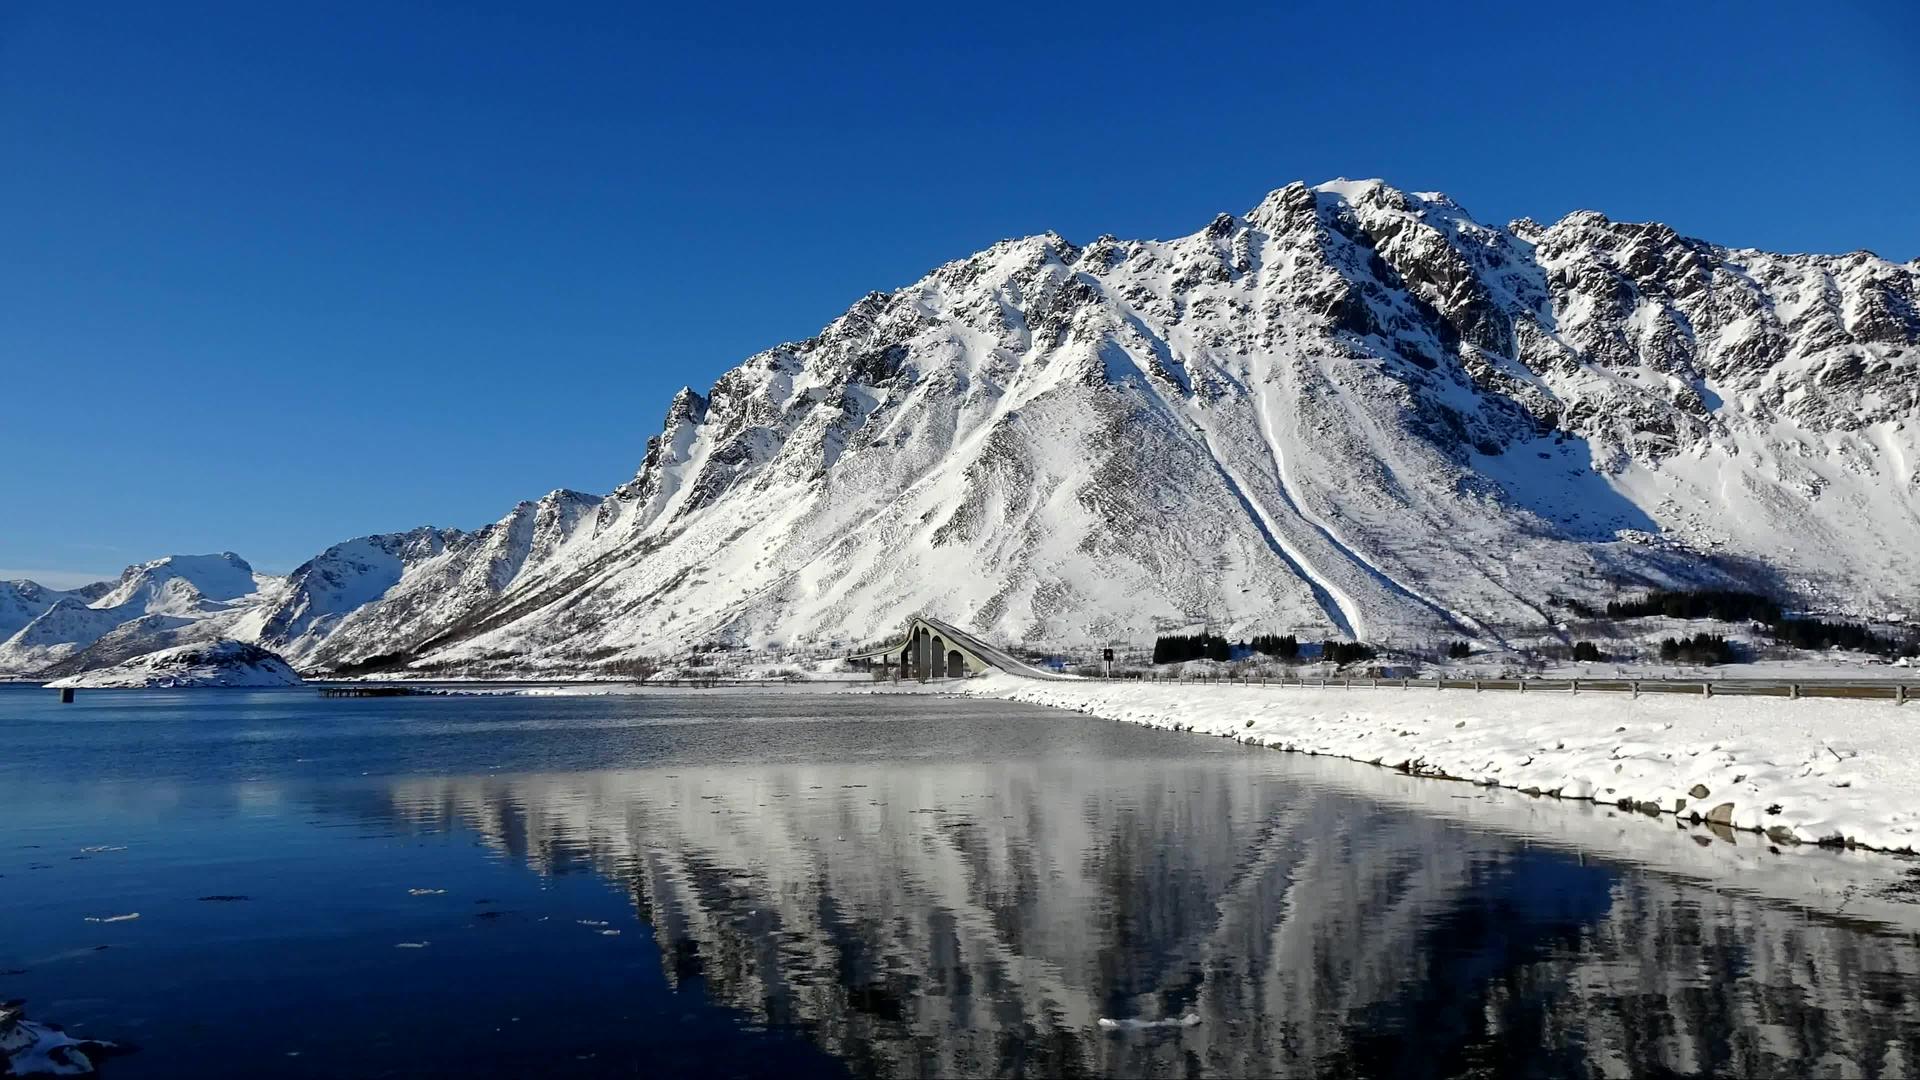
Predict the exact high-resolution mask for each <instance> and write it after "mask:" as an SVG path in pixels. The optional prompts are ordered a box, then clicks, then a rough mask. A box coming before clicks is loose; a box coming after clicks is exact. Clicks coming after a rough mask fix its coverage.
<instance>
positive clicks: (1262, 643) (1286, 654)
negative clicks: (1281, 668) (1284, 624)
mask: <svg viewBox="0 0 1920 1080" xmlns="http://www.w3.org/2000/svg"><path fill="white" fill-rule="evenodd" d="M1247 645H1248V647H1250V648H1251V649H1253V651H1254V652H1257V653H1260V654H1261V655H1263V656H1277V657H1279V658H1280V659H1282V660H1293V659H1297V658H1298V657H1299V656H1300V639H1299V638H1296V637H1294V636H1293V635H1292V634H1256V635H1254V637H1253V639H1252V640H1251V641H1249V642H1247Z"/></svg>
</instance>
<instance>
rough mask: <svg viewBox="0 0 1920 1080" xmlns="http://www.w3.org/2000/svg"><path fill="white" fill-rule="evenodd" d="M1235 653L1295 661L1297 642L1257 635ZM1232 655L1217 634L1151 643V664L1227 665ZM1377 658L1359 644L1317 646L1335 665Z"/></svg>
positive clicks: (1230, 644) (1165, 636)
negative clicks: (1211, 662) (1209, 662)
mask: <svg viewBox="0 0 1920 1080" xmlns="http://www.w3.org/2000/svg"><path fill="white" fill-rule="evenodd" d="M1237 649H1238V651H1239V652H1241V653H1248V652H1256V653H1259V654H1261V655H1263V656H1272V657H1276V658H1278V659H1281V660H1298V659H1299V658H1300V639H1299V638H1297V637H1295V636H1294V635H1292V634H1259V635H1256V636H1254V637H1253V638H1250V639H1248V640H1246V641H1242V642H1241V643H1240V644H1239V645H1238V646H1237ZM1235 651H1236V646H1235V645H1234V643H1233V642H1231V641H1228V640H1227V639H1226V638H1224V637H1221V636H1220V635H1219V634H1162V635H1161V636H1160V637H1158V638H1155V639H1154V642H1153V662H1154V663H1156V664H1179V663H1184V662H1186V661H1188V660H1220V661H1226V660H1231V659H1233V654H1234V652H1235ZM1379 655H1380V654H1379V653H1378V652H1376V651H1375V650H1374V648H1373V646H1371V645H1367V644H1364V643H1361V642H1358V641H1323V642H1321V643H1320V656H1321V658H1322V659H1325V660H1331V661H1333V662H1334V663H1336V664H1351V663H1354V662H1355V661H1359V660H1372V659H1374V658H1375V657H1377V656H1379Z"/></svg>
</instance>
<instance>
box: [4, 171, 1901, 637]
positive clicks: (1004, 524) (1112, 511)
mask: <svg viewBox="0 0 1920 1080" xmlns="http://www.w3.org/2000/svg"><path fill="white" fill-rule="evenodd" d="M1917 344H1920V263H1907V264H1894V263H1890V262H1888V261H1886V260H1883V259H1879V258H1876V257H1874V256H1872V255H1870V254H1867V253H1864V252H1856V253H1853V254H1849V255H1833V256H1828V255H1775V254H1769V253H1765V252H1759V251H1752V250H1744V249H1732V248H1723V247H1718V246H1715V245H1712V244H1709V243H1706V242H1703V241H1698V240H1693V239H1689V238H1686V237H1682V236H1680V235H1678V234H1676V233H1675V232H1673V230H1671V229H1669V228H1667V227H1665V226H1662V225H1658V224H1625V223H1619V222H1613V221H1610V220H1608V219H1607V218H1605V217H1603V216H1601V215H1599V214H1597V213H1592V212H1587V211H1582V212H1578V213H1574V214H1571V215H1568V216H1567V217H1566V218H1564V219H1562V220H1561V221H1559V222H1557V223H1555V224H1553V225H1551V226H1542V225H1539V224H1537V223H1535V222H1532V221H1527V220H1521V221H1516V222H1513V223H1511V224H1510V225H1508V226H1506V227H1504V228H1503V227H1497V226H1492V225H1487V224H1482V223H1480V222H1477V221H1475V220H1474V219H1473V218H1471V217H1470V216H1469V215H1468V214H1467V212H1466V211H1465V210H1464V209H1462V208H1461V207H1460V206H1458V205H1456V204H1455V203H1454V202H1452V201H1451V200H1450V199H1448V198H1446V197H1445V196H1443V195H1438V194H1411V193H1407V192H1403V191H1399V190H1396V189H1394V188H1391V187H1388V186H1386V185H1385V184H1382V183H1380V182H1377V181H1364V182H1350V181H1335V182H1333V183H1328V184H1322V185H1319V186H1317V187H1309V186H1306V185H1304V184H1293V185H1289V186H1288V187H1285V188H1282V189H1280V190H1278V191H1275V192H1273V193H1272V194H1270V195H1268V196H1267V197H1266V198H1265V199H1263V200H1261V201H1260V203H1259V204H1258V205H1257V206H1255V207H1254V208H1253V209H1252V210H1250V211H1248V212H1247V213H1245V214H1244V215H1238V216H1235V215H1229V214H1222V215H1220V216H1219V217H1217V218H1216V219H1214V220H1213V221H1212V222H1211V223H1209V224H1207V225H1206V226H1205V227H1204V228H1202V229H1200V230H1199V231H1197V232H1195V233H1193V234H1192V235H1189V236H1184V237H1180V238H1178V239H1174V240H1166V241H1124V240H1117V239H1114V238H1112V237H1101V238H1099V239H1096V240H1094V241H1093V242H1091V243H1089V244H1086V245H1084V246H1081V245H1075V244H1072V243H1069V242H1068V241H1066V240H1064V239H1062V238H1061V237H1059V236H1057V235H1054V234H1051V233H1049V234H1044V235H1040V236H1033V237H1027V238H1024V239H1020V240H1011V241H1007V242H1004V243H1000V244H996V245H995V246H993V247H992V248H990V249H988V250H986V251H983V252H981V253H979V254H977V255H974V256H972V257H971V258H967V259H963V260H960V261H957V262H953V263H949V264H947V265H945V266H942V267H940V268H939V269H937V270H935V271H934V272H933V273H931V274H929V275H928V276H927V277H925V278H923V279H922V280H920V281H918V282H915V283H914V284H912V285H909V286H907V287H906V288H903V289H900V290H898V291H895V292H892V293H884V294H883V293H874V294H872V295H869V296H867V297H865V298H863V299H861V300H860V301H859V302H858V303H856V304H855V305H854V306H853V307H852V308H851V309H849V310H848V311H847V313H846V314H845V315H843V316H841V317H840V318H839V319H836V320H835V321H834V322H833V323H831V324H830V325H829V326H827V327H826V328H825V329H824V330H823V331H822V332H821V333H820V334H819V335H818V336H817V337H814V338H811V339H808V340H806V341H800V342H794V343H789V344H786V345H781V346H779V347H777V348H774V349H770V350H768V351H766V352H764V353H761V354H759V355H757V356H754V357H751V358H749V359H748V360H747V361H746V362H745V363H743V364H741V365H740V366H739V367H737V368H735V369H734V370H732V371H730V372H728V373H727V374H726V375H724V376H722V377H721V378H720V380H719V381H718V382H717V383H715V385H714V386H713V387H712V389H711V390H710V391H709V392H707V393H705V394H700V393H696V392H695V391H693V390H691V389H688V390H683V391H681V393H680V394H679V395H678V396H677V397H675V399H674V400H673V402H672V404H671V405H670V407H669V409H668V412H667V418H666V423H665V427H664V429H663V431H662V432H661V434H660V435H658V436H657V437H655V438H653V439H652V440H650V441H649V443H648V447H647V452H646V456H645V460H644V461H643V463H642V465H641V468H640V471H639V473H638V474H637V475H636V476H635V477H634V479H633V480H632V481H630V482H629V483H627V484H625V485H623V486H622V487H620V488H619V489H617V490H616V491H614V492H613V493H611V494H610V495H608V496H607V497H605V498H595V497H593V496H585V495H579V494H576V493H573V492H565V491H560V492H554V493H553V494H551V495H548V496H547V497H546V498H544V499H541V500H539V501H538V502H534V503H523V504H521V505H520V506H518V507H516V508H515V509H514V510H513V511H512V512H511V513H510V514H508V515H507V516H506V517H505V518H503V519H502V520H501V521H499V522H498V523H496V524H494V525H492V526H489V527H487V528H485V529H482V530H479V531H477V532H474V533H471V534H464V533H456V532H440V531H436V530H416V531H415V532H413V533H406V534H396V535H395V536H387V537H374V538H368V539H365V540H361V541H352V542H349V543H348V544H344V545H341V546H340V547H337V548H334V549H331V550H330V551H329V552H328V553H327V554H325V555H323V556H321V557H320V558H319V559H316V560H315V561H314V562H313V563H309V564H307V566H305V567H302V568H301V569H300V570H297V571H295V573H294V574H293V575H292V576H291V577H290V578H289V579H288V581H289V583H302V584H300V585H299V586H298V588H295V587H293V586H291V585H289V586H288V587H284V588H282V589H280V590H278V591H262V592H261V593H259V594H258V597H259V599H258V602H257V604H256V607H255V611H256V617H257V620H258V622H257V626H255V625H253V624H249V627H251V628H252V629H253V637H254V638H257V639H258V640H260V641H261V642H262V643H263V644H267V645H268V646H269V647H272V648H275V649H276V650H279V651H281V652H283V653H284V654H285V655H287V656H288V657H289V658H290V659H292V660H294V661H295V662H296V663H297V664H301V665H303V666H305V667H308V668H316V667H339V666H343V665H351V664H356V663H364V662H367V661H369V660H371V659H374V658H381V657H385V658H389V659H392V658H396V657H404V658H407V659H410V660H413V661H416V662H422V663H425V664H428V665H439V664H450V665H479V666H483V667H484V666H486V665H497V666H501V667H510V668H520V669H528V668H539V667H543V666H571V667H577V666H578V665H579V664H580V662H582V661H591V660H598V659H602V658H611V657H617V656H621V655H625V654H631V653H655V652H664V651H672V650H675V649H677V648H681V647H684V646H686V645H689V644H692V643H696V642H703V641H732V642H741V643H749V644H756V645H769V644H774V645H784V646H794V645H801V644H806V643H816V644H824V643H828V642H835V641H851V640H857V639H864V638H868V637H871V636H874V635H876V634H878V633H880V632H882V631H883V630H885V629H886V628H889V627H891V626H893V625H896V624H897V623H898V622H899V621H900V620H901V619H902V618H904V617H905V616H906V615H907V614H908V613H910V612H914V611H918V610H927V611H930V612H933V613H936V614H939V615H941V616H943V617H945V618H947V619H949V620H951V621H954V622H957V623H960V624H962V625H966V626H969V627H972V628H974V629H976V630H979V631H981V632H983V633H985V634H987V635H989V636H992V637H997V638H1000V639H1004V640H1014V641H1019V640H1034V641H1045V642H1050V643H1073V642H1090V641H1093V640H1098V639H1106V638H1109V637H1120V638H1130V639H1138V638H1141V637H1143V636H1145V635H1148V634H1151V633H1152V632H1153V631H1154V630H1155V629H1156V628H1164V627H1170V626H1177V625H1189V624H1193V623H1197V622H1201V621H1205V622H1208V623H1210V624H1211V625H1212V626H1213V627H1214V628H1216V629H1224V630H1226V631H1227V632H1230V633H1234V634H1241V633H1252V632H1257V631H1262V630H1293V631H1295V632H1298V633H1300V634H1302V635H1303V636H1305V635H1317V634H1326V635H1339V636H1354V637H1359V638H1365V639H1367V640H1371V641H1375V642H1388V643H1392V642H1404V643H1412V642H1424V641H1434V640H1440V639H1442V638H1450V637H1459V636H1474V637H1480V638H1484V639H1501V638H1528V637H1534V636H1537V635H1539V634H1540V633H1541V632H1542V631H1543V630H1545V629H1546V628H1547V627H1548V626H1549V625H1550V624H1551V623H1552V621H1553V620H1554V619H1555V615H1554V614H1553V612H1552V611H1551V610H1550V609H1549V607H1548V599H1549V598H1550V597H1554V596H1562V597H1574V598H1582V599H1588V600H1603V599H1605V598H1607V597H1610V596H1613V595H1615V594H1617V593H1618V592H1619V591H1621V590H1622V589H1625V588H1632V587H1636V586H1639V585H1644V584H1648V583H1662V584H1677V583H1686V582H1739V583H1742V584H1746V585H1748V586H1758V587H1762V588H1766V589H1768V590H1771V591H1775V592H1778V593H1781V594H1783V595H1790V596H1792V597H1794V598H1796V599H1797V601H1798V602H1799V603H1800V604H1801V605H1803V606H1806V607H1809V608H1813V609H1817V610H1822V611H1831V612H1836V613H1847V614H1855V615H1867V616H1879V615H1884V614H1889V613H1893V612H1901V613H1912V614H1915V615H1920V543H1916V541H1920V348H1917V347H1916V345H1917ZM316 564H319V565H318V566H316ZM124 591H125V589H124V587H123V588H122V589H119V590H116V591H115V594H114V595H116V596H117V595H119V594H120V593H121V592H124ZM296 593H298V595H297V596H296V595H295V594H296ZM108 599H111V597H107V598H103V599H102V600H100V601H96V602H95V603H94V604H93V605H91V606H80V607H82V609H83V610H98V609H99V607H100V606H101V605H103V604H105V602H106V600H108ZM175 606H177V605H175ZM148 613H149V612H145V611H143V612H142V614H148ZM151 613H156V614H163V615H169V616H174V615H175V612H174V611H173V609H172V607H168V606H165V605H162V606H160V607H155V608H153V610H152V612H151ZM67 615H68V616H71V617H72V618H73V619H74V620H75V621H76V622H81V621H84V619H85V618H87V616H83V615H80V614H79V613H78V612H77V611H73V610H69V611H68V612H67ZM176 617H177V616H176ZM27 629H31V627H30V626H29V627H27V628H24V629H22V630H21V631H19V632H18V633H16V634H15V638H16V639H17V638H18V637H19V634H22V633H25V632H26V630H27ZM104 632H105V631H104V630H103V631H100V633H104ZM96 636H97V635H96ZM227 636H245V635H244V634H243V635H234V634H231V633H230V634H228V635H227ZM14 645H15V642H14V641H11V640H10V641H8V642H7V644H6V646H4V647H0V656H4V655H5V650H10V649H13V647H14Z"/></svg>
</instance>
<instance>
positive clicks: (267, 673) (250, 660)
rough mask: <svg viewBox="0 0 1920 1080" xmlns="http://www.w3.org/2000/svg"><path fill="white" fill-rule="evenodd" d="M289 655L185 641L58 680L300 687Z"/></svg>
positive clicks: (64, 683) (65, 683)
mask: <svg viewBox="0 0 1920 1080" xmlns="http://www.w3.org/2000/svg"><path fill="white" fill-rule="evenodd" d="M301 682H302V680H301V678H300V676H299V674H298V673H297V672H295V671H294V670H293V668H291V667H289V666H287V662H286V661H285V660H282V659H280V657H278V656H276V655H274V654H273V653H271V652H268V651H267V650H265V649H263V648H261V647H260V646H258V645H250V644H247V643H246V642H244V641H215V642H212V643H209V644H202V645H181V646H178V647H176V648H172V649H161V650H160V651H158V652H150V653H147V654H145V655H143V656H136V657H134V658H133V659H131V660H128V661H126V662H124V663H120V664H115V665H114V666H112V667H106V668H97V669H95V670H93V671H83V672H81V673H80V674H78V675H69V676H67V677H66V678H64V679H56V680H54V681H53V682H50V683H48V684H47V685H48V686H50V687H53V688H55V689H65V688H67V687H76V688H107V689H187V688H194V687H209V686H215V687H265V686H299V685H300V684H301Z"/></svg>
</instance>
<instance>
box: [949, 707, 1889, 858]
mask: <svg viewBox="0 0 1920 1080" xmlns="http://www.w3.org/2000/svg"><path fill="white" fill-rule="evenodd" d="M957 689H958V690H959V691H960V692H962V693H966V694H972V695H978V696H984V697H1000V698H1006V699H1009V700H1014V701H1023V702H1029V703H1032V704H1037V705H1049V706H1052V707H1054V708H1060V709H1070V710H1073V711H1076V712H1082V713H1088V714H1091V715H1094V716H1100V717H1105V718H1107V719H1111V720H1125V721H1130V722H1133V723H1138V724H1146V725H1148V726H1150V727H1159V728H1170V729H1175V730H1181V731H1194V732H1199V733H1202V734H1207V735H1224V736H1231V737H1232V738H1235V739H1238V740H1240V741H1241V742H1246V743H1252V744H1254V745H1258V746H1270V747H1273V748H1275V749H1279V750H1294V751H1300V752H1304V753H1309V754H1325V755H1331V756H1334V757H1343V758H1351V759H1353V760H1356V761H1364V762H1369V763H1372V764H1376V765H1382V766H1387V767H1391V768H1396V769H1401V770H1403V771H1406V772H1411V773H1416V774H1419V775H1424V776H1436V777H1448V778H1454V779H1459V780H1467V781H1471V782H1473V783H1477V784H1488V785H1498V786H1500V787H1508V788H1515V789H1518V790H1521V791H1526V792H1538V793H1540V794H1547V795H1557V796H1561V797H1565V798H1572V799H1591V800H1593V801H1595V802H1600V803H1609V804H1620V805H1625V806H1630V807H1633V808H1635V809H1642V810H1653V809H1656V808H1657V809H1658V810H1659V811H1660V812H1663V813H1670V814H1679V815H1681V816H1683V817H1688V818H1695V817H1697V818H1698V819H1700V820H1703V821H1707V822H1711V823H1715V824H1723V825H1730V826H1732V827H1733V828H1736V829H1750V830H1756V831H1762V832H1765V833H1767V834H1768V835H1769V836H1770V837H1772V838H1773V839H1775V840H1778V841H1783V842H1784V841H1803V842H1845V843H1849V844H1857V845H1861V846H1864V847H1872V848H1878V849H1882V850H1891V851H1903V850H1904V851H1912V850H1916V849H1920V705H1906V706H1898V705H1894V704H1892V703H1891V702H1885V701H1880V702H1855V701H1826V700H1820V701H1815V700H1805V699H1803V700H1799V701H1789V700H1784V699H1757V698H1728V697H1720V698H1708V699H1698V698H1681V697H1677V696H1673V695H1659V696H1647V697H1641V698H1638V699H1635V698H1629V697H1626V696H1624V695H1617V694H1598V693H1588V694H1580V695H1571V694H1564V695H1563V694H1556V695H1553V696H1552V697H1548V696H1546V695H1544V694H1533V695H1524V696H1523V695H1519V694H1512V693H1483V694H1476V693H1473V692H1471V691H1462V690H1446V691H1436V690H1432V689H1428V690H1426V691H1425V692H1424V693H1423V692H1422V691H1421V690H1419V689H1410V690H1400V689H1371V688H1369V689H1356V690H1340V689H1308V688H1304V687H1273V686H1267V687H1248V686H1196V685H1186V684H1151V683H1139V682H1128V681H1115V682H1106V681H1102V680H1094V679H1087V680H1063V681H1052V682H1041V681H1037V680H1028V679H1018V678H1013V677H1010V676H1005V675H991V676H987V677H984V678H980V679H974V680H969V681H968V682H966V683H965V684H963V685H961V686H959V687H957Z"/></svg>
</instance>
